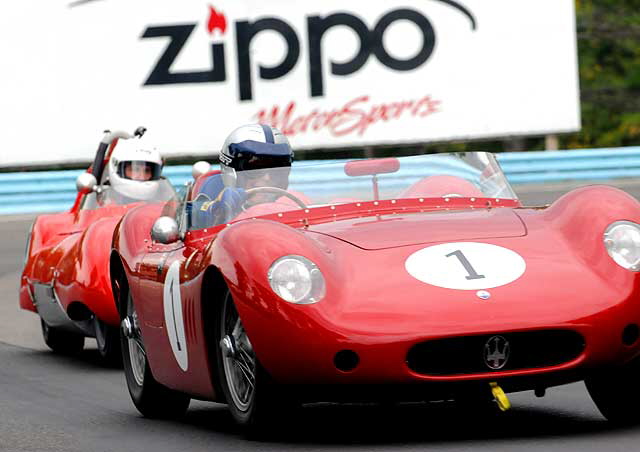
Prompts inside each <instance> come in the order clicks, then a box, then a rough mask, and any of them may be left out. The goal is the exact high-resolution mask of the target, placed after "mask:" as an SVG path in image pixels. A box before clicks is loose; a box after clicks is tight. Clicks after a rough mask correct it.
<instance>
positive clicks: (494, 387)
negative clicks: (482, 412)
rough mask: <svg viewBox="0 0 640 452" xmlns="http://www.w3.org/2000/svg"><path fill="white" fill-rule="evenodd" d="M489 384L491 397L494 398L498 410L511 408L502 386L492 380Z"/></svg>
mask: <svg viewBox="0 0 640 452" xmlns="http://www.w3.org/2000/svg"><path fill="white" fill-rule="evenodd" d="M489 386H490V387H491V394H493V398H494V399H495V400H496V403H497V404H498V408H500V411H507V410H508V409H509V408H511V402H509V398H508V397H507V395H506V394H505V393H504V391H503V390H502V388H501V387H500V386H498V383H496V382H495V381H493V382H491V383H489Z"/></svg>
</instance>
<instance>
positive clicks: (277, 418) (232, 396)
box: [213, 290, 299, 436]
mask: <svg viewBox="0 0 640 452" xmlns="http://www.w3.org/2000/svg"><path fill="white" fill-rule="evenodd" d="M233 331H236V332H237V333H238V334H237V335H235V336H234V335H233V334H232V332H233ZM214 333H215V334H214V338H215V340H216V342H215V344H213V345H214V346H215V355H216V373H217V376H218V381H219V382H220V384H221V387H222V391H223V394H224V397H225V399H226V401H227V404H228V406H229V411H230V412H231V415H232V417H233V419H234V420H235V421H236V423H237V424H239V425H240V426H242V427H243V428H244V430H245V433H246V434H248V435H250V436H263V435H265V434H266V433H271V432H273V431H274V430H277V429H278V427H279V426H282V427H286V426H287V425H288V421H289V420H290V419H291V418H292V417H293V414H294V413H295V412H296V411H297V409H298V408H299V403H297V402H296V401H295V399H293V398H291V397H290V396H289V395H287V394H286V392H285V391H284V388H283V387H282V386H280V385H277V384H276V383H275V382H274V381H273V379H272V378H271V377H270V376H269V374H268V373H267V371H266V370H265V369H264V368H263V367H262V365H261V364H260V362H259V361H258V359H257V358H256V357H255V354H254V353H253V348H252V347H251V343H250V341H248V337H247V336H246V333H245V332H244V328H243V327H242V322H241V321H240V319H239V316H238V312H237V310H236V307H235V304H234V302H233V298H232V297H231V294H230V292H229V291H228V290H227V291H226V294H225V295H224V297H223V300H222V302H221V303H218V306H216V315H215V324H214ZM227 336H229V337H230V336H234V337H233V346H234V347H235V350H236V353H235V354H234V356H235V357H231V356H227V355H226V353H225V352H224V351H223V348H224V347H223V346H222V345H221V343H222V341H223V339H224V338H225V337H227ZM245 339H246V340H245ZM241 361H242V362H241ZM242 369H244V372H243V371H242ZM247 371H252V372H249V373H247ZM251 373H252V376H253V389H251V388H250V387H251V385H249V384H246V383H247V382H248V381H250V380H251V378H250V376H251ZM247 376H249V378H246V377H247ZM239 377H242V379H241V378H239ZM243 379H244V383H245V384H244V385H243V384H242V381H243ZM242 388H244V389H248V391H247V392H244V391H242Z"/></svg>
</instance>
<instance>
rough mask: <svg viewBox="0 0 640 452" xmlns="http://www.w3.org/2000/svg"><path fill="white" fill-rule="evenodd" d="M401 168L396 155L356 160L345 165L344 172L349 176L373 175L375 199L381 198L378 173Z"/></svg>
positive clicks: (386, 172)
mask: <svg viewBox="0 0 640 452" xmlns="http://www.w3.org/2000/svg"><path fill="white" fill-rule="evenodd" d="M399 169H400V161H399V160H398V159H397V158H395V157H389V158H384V159H371V160H354V161H351V162H347V163H346V164H345V165H344V172H345V174H346V175H347V176H351V177H356V176H372V177H371V184H372V185H373V199H374V200H376V201H377V200H378V199H380V191H379V188H378V174H388V173H395V172H396V171H398V170H399Z"/></svg>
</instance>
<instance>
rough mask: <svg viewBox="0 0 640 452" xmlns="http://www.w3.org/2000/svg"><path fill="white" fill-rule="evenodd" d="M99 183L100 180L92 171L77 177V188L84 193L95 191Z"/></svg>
mask: <svg viewBox="0 0 640 452" xmlns="http://www.w3.org/2000/svg"><path fill="white" fill-rule="evenodd" d="M97 185H98V181H97V180H96V177H95V176H94V175H93V174H91V173H82V174H81V175H79V176H78V178H77V179H76V189H77V190H78V192H80V193H82V194H83V195H86V194H87V193H91V192H93V191H95V189H96V186H97Z"/></svg>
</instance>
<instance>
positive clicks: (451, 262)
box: [404, 242, 527, 290]
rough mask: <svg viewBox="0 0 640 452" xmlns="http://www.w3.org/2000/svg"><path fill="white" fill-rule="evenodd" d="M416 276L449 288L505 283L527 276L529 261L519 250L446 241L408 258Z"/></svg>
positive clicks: (478, 286)
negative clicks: (525, 272)
mask: <svg viewBox="0 0 640 452" xmlns="http://www.w3.org/2000/svg"><path fill="white" fill-rule="evenodd" d="M404 265H405V268H406V269H407V272H409V274H410V275H411V276H413V277H414V278H416V279H418V280H420V281H422V282H423V283H427V284H431V285H432V286H438V287H444V288H445V289H457V290H478V289H490V288H492V287H499V286H504V285H505V284H509V283H511V282H513V281H515V280H516V279H518V278H519V277H520V276H522V275H523V273H524V271H525V269H526V267H527V264H526V263H525V261H524V259H523V258H522V256H520V255H519V254H518V253H516V252H515V251H512V250H510V249H507V248H503V247H501V246H497V245H490V244H488V243H478V242H456V243H443V244H441V245H434V246H430V247H428V248H423V249H421V250H420V251H416V252H415V253H413V254H412V255H411V256H409V257H408V258H407V260H406V261H405V264H404Z"/></svg>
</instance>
